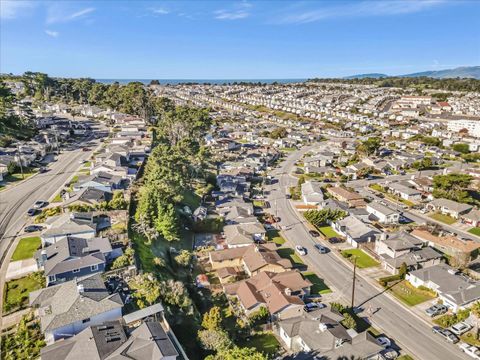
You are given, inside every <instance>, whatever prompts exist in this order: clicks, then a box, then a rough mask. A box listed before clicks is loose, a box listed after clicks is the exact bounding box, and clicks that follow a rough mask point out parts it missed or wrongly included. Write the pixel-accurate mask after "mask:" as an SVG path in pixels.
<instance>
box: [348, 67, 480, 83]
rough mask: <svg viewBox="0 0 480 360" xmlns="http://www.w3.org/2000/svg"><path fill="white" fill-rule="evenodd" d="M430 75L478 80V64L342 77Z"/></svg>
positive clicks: (435, 77) (479, 78)
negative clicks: (405, 72) (400, 73)
mask: <svg viewBox="0 0 480 360" xmlns="http://www.w3.org/2000/svg"><path fill="white" fill-rule="evenodd" d="M391 76H398V77H421V76H426V77H431V78H434V79H449V78H457V77H459V78H472V79H477V80H480V66H461V67H457V68H455V69H445V70H432V71H422V72H417V73H413V74H404V75H386V74H378V73H372V74H360V75H352V76H347V77H344V79H364V78H375V79H377V78H384V77H391Z"/></svg>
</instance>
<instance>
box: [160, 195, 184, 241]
mask: <svg viewBox="0 0 480 360" xmlns="http://www.w3.org/2000/svg"><path fill="white" fill-rule="evenodd" d="M159 208H160V210H159V211H158V217H157V220H156V222H155V229H156V230H157V231H158V232H159V233H160V234H161V235H162V236H163V237H164V238H165V240H167V241H173V240H178V239H179V237H180V236H179V234H178V227H177V214H176V213H175V208H174V206H173V204H168V205H166V207H163V206H159Z"/></svg>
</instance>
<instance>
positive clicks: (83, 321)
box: [82, 318, 90, 324]
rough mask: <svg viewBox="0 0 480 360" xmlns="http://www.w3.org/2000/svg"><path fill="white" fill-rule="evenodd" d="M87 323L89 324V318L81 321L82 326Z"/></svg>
mask: <svg viewBox="0 0 480 360" xmlns="http://www.w3.org/2000/svg"><path fill="white" fill-rule="evenodd" d="M87 322H90V318H86V319H83V320H82V324H85V323H87Z"/></svg>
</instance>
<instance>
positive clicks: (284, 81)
mask: <svg viewBox="0 0 480 360" xmlns="http://www.w3.org/2000/svg"><path fill="white" fill-rule="evenodd" d="M152 80H158V81H160V84H161V85H166V84H169V85H177V84H185V83H197V84H216V85H222V84H231V83H233V82H237V83H238V82H251V83H257V82H261V83H264V84H272V83H274V82H277V83H281V84H290V83H297V82H303V81H306V80H307V79H95V81H97V82H100V83H103V84H113V83H114V82H118V83H119V84H128V83H129V82H134V81H137V82H141V83H143V84H146V85H148V84H150V81H152Z"/></svg>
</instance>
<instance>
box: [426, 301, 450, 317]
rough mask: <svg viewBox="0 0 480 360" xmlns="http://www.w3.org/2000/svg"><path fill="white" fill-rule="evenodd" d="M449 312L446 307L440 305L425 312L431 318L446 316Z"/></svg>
mask: <svg viewBox="0 0 480 360" xmlns="http://www.w3.org/2000/svg"><path fill="white" fill-rule="evenodd" d="M447 311H448V308H447V307H446V306H445V305H440V304H435V305H433V306H430V307H429V308H428V309H427V310H425V313H426V314H427V315H428V316H430V317H434V316H438V315H442V314H445V313H446V312H447Z"/></svg>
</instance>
